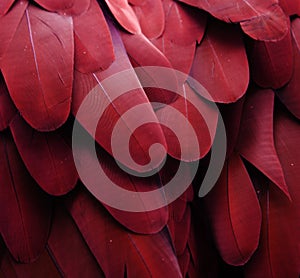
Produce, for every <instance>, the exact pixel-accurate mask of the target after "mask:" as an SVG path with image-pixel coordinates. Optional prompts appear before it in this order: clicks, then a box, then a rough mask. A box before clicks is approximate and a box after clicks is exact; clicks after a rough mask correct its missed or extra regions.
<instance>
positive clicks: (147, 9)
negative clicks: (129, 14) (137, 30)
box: [132, 0, 165, 39]
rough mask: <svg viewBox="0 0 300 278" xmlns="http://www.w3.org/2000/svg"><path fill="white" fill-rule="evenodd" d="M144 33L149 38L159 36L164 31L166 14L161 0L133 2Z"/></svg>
mask: <svg viewBox="0 0 300 278" xmlns="http://www.w3.org/2000/svg"><path fill="white" fill-rule="evenodd" d="M132 8H133V10H134V12H135V14H136V16H137V18H138V20H139V23H140V26H141V29H142V33H143V34H144V35H145V36H146V37H147V38H149V39H152V38H157V37H159V36H160V35H161V34H162V32H163V31H164V27H165V15H164V10H163V5H162V1H161V0H143V1H141V2H139V3H138V2H137V3H132Z"/></svg>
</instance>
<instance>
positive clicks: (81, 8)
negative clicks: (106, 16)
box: [35, 0, 91, 15]
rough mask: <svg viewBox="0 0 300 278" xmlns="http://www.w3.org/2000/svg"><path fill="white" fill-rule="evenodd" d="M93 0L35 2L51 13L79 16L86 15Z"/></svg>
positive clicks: (39, 0)
mask: <svg viewBox="0 0 300 278" xmlns="http://www.w3.org/2000/svg"><path fill="white" fill-rule="evenodd" d="M90 1H91V0H35V2H37V3H38V4H40V5H41V6H42V7H43V8H45V9H46V10H48V11H51V12H59V13H61V14H64V15H66V14H71V15H77V14H81V13H84V12H85V11H87V9H88V8H89V6H90Z"/></svg>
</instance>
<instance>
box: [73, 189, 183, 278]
mask: <svg viewBox="0 0 300 278" xmlns="http://www.w3.org/2000/svg"><path fill="white" fill-rule="evenodd" d="M68 209H69V211H70V213H71V215H72V217H73V219H74V220H75V222H76V224H77V226H78V228H79V230H80V231H81V233H82V235H83V236H84V238H85V240H86V242H87V244H88V245H89V247H90V249H91V251H92V252H93V254H94V256H95V257H96V259H97V261H98V263H99V264H100V266H101V268H102V269H103V272H104V274H105V276H106V277H123V276H124V274H125V276H126V277H163V276H166V275H168V276H169V277H181V274H180V269H179V266H178V264H177V260H176V257H175V255H174V253H173V250H172V247H171V245H170V242H169V238H168V236H167V235H166V233H165V232H164V231H162V232H160V233H158V234H155V235H138V234H134V233H130V232H128V231H126V230H124V229H123V228H121V227H120V226H119V224H118V223H116V222H115V221H114V220H113V219H112V218H111V217H110V215H108V214H107V213H106V212H105V211H104V209H103V208H102V207H101V206H100V204H99V203H97V202H96V201H95V200H93V199H91V198H90V196H89V195H88V194H87V193H86V192H84V191H82V190H80V191H79V192H77V193H75V194H73V196H71V198H70V199H69V200H68ZM99 246H101V248H99Z"/></svg>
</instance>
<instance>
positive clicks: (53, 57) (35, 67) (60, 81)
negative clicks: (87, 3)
mask: <svg viewBox="0 0 300 278" xmlns="http://www.w3.org/2000/svg"><path fill="white" fill-rule="evenodd" d="M20 64H23V65H26V66H22V67H20V66H19V65H20ZM2 72H3V76H4V78H5V81H6V84H7V87H8V89H9V92H10V95H11V97H12V99H13V101H14V103H15V105H16V106H17V108H18V109H19V110H20V112H21V113H22V116H23V117H24V118H25V120H26V121H27V122H28V123H29V124H30V125H31V126H32V127H34V128H35V129H38V130H41V131H49V130H53V129H56V128H57V127H59V126H61V125H62V124H63V123H64V122H65V121H66V119H67V117H68V115H69V111H70V104H71V93H72V81H73V33H72V20H71V18H69V17H64V16H60V15H58V14H55V13H49V12H46V11H43V10H41V9H38V8H36V7H34V6H29V7H28V8H27V9H26V12H25V14H24V15H23V18H22V20H21V22H20V24H19V26H18V29H17V31H16V33H15V36H14V38H13V40H12V42H11V44H10V47H9V49H8V50H7V51H6V53H5V56H4V57H3V59H2Z"/></svg>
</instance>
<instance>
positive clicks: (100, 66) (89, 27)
mask: <svg viewBox="0 0 300 278" xmlns="http://www.w3.org/2000/svg"><path fill="white" fill-rule="evenodd" d="M73 22H74V41H75V67H76V69H77V70H79V71H81V72H83V73H87V72H95V71H99V70H104V69H106V68H108V67H109V66H110V65H111V63H112V62H113V60H114V52H113V45H112V41H111V36H110V33H109V30H108V26H107V23H106V20H105V18H104V15H103V13H102V11H101V9H100V7H99V5H98V3H97V1H96V0H92V1H91V5H90V7H89V9H88V10H87V11H86V12H85V13H83V14H81V15H79V16H74V17H73Z"/></svg>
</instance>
